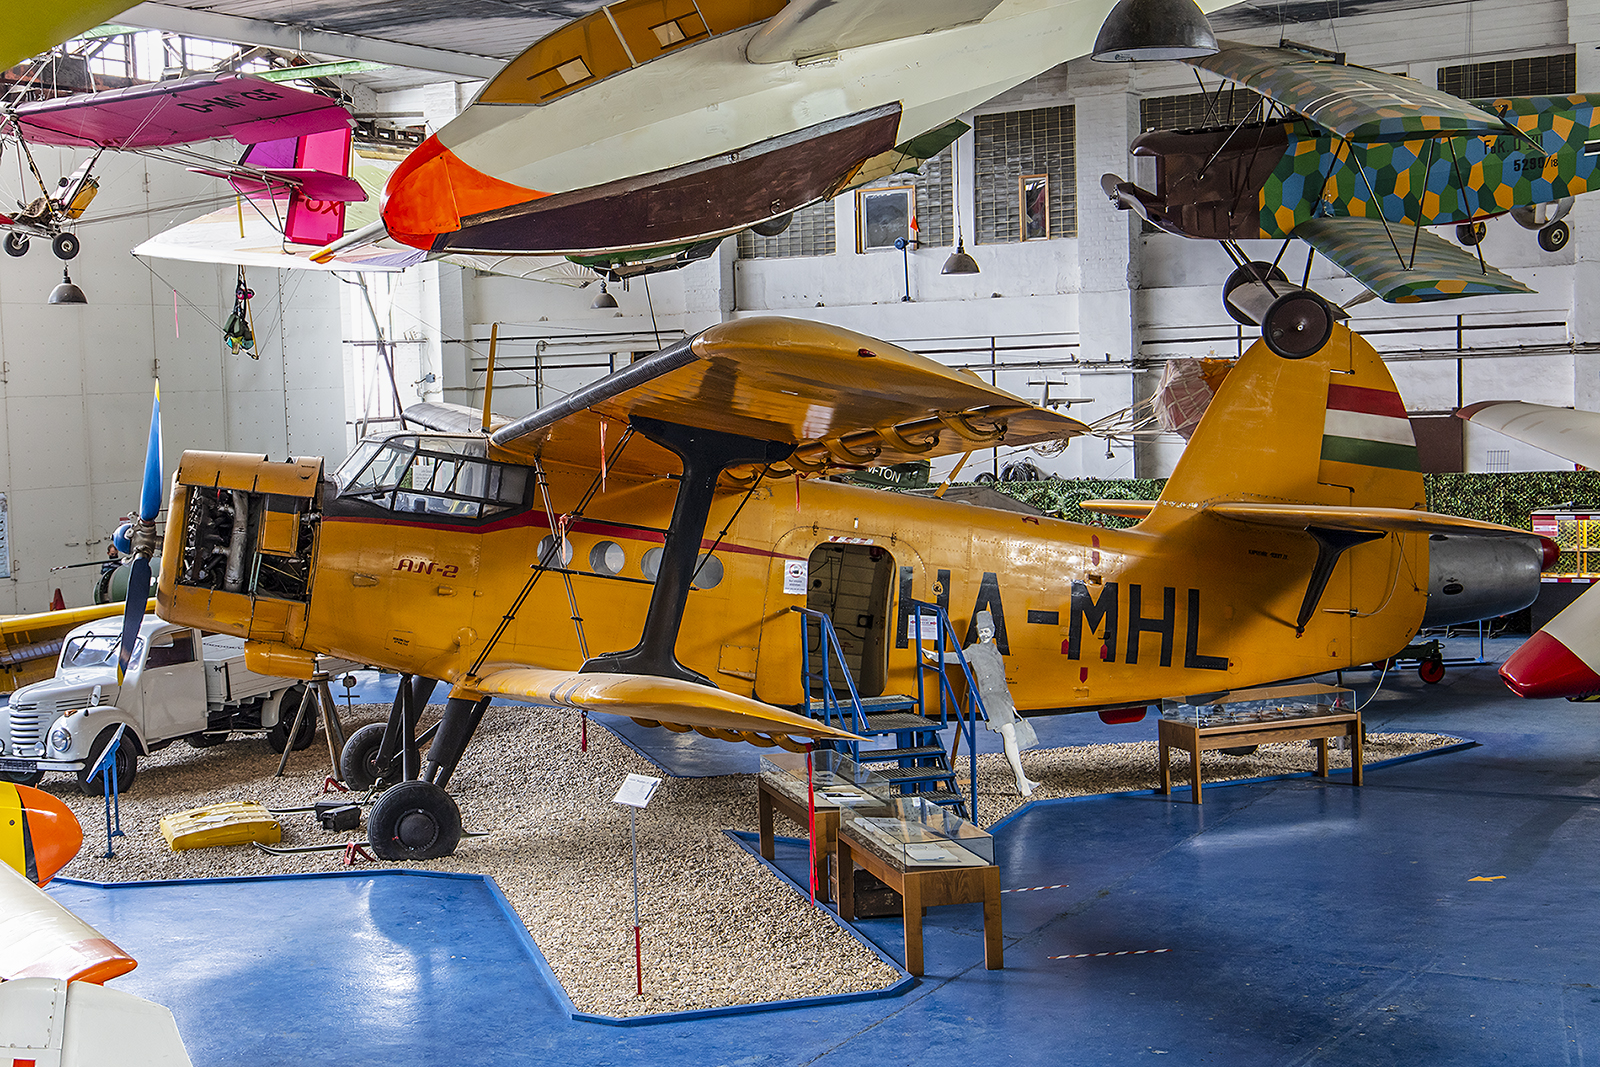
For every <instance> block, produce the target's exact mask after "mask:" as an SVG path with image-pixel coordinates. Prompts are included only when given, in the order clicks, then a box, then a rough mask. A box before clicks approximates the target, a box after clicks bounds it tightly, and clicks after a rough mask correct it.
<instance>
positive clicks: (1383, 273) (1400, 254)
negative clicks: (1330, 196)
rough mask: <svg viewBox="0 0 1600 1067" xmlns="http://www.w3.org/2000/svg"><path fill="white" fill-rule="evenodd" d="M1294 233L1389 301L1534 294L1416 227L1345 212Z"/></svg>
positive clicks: (1304, 225) (1312, 222) (1313, 221)
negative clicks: (1343, 214)
mask: <svg viewBox="0 0 1600 1067" xmlns="http://www.w3.org/2000/svg"><path fill="white" fill-rule="evenodd" d="M1293 235H1294V236H1295V237H1298V238H1300V239H1302V240H1303V241H1305V242H1306V243H1307V244H1309V245H1311V247H1313V248H1315V249H1316V250H1317V251H1318V252H1321V253H1322V254H1323V255H1324V256H1326V257H1328V259H1329V260H1331V261H1333V262H1334V263H1335V264H1337V265H1338V266H1339V268H1340V269H1341V270H1343V271H1345V273H1347V274H1349V275H1350V276H1351V277H1352V278H1354V279H1356V281H1358V282H1360V283H1361V284H1362V285H1364V286H1366V287H1367V288H1368V289H1370V290H1372V292H1373V293H1374V294H1376V295H1377V297H1378V298H1379V299H1380V300H1385V301H1388V302H1390V303H1395V304H1415V303H1420V302H1422V301H1428V300H1450V299H1453V298H1455V297H1458V296H1482V295H1487V294H1494V293H1531V292H1533V290H1532V289H1530V288H1528V287H1527V286H1526V285H1523V284H1522V283H1521V282H1519V281H1517V280H1516V279H1515V278H1513V277H1512V276H1511V275H1509V274H1507V273H1505V272H1504V271H1502V270H1498V269H1496V268H1494V267H1491V266H1488V265H1487V264H1485V263H1482V262H1481V261H1479V259H1478V257H1477V256H1475V255H1472V254H1471V253H1469V252H1467V251H1466V250H1465V249H1463V248H1458V247H1457V246H1455V245H1453V244H1451V243H1450V242H1449V241H1446V240H1445V239H1444V238H1442V237H1440V236H1439V235H1438V234H1435V233H1431V232H1429V231H1427V230H1420V231H1419V230H1418V229H1417V228H1416V227H1415V226H1407V225H1404V224H1400V223H1393V222H1390V223H1387V224H1386V223H1385V222H1384V220H1382V219H1363V218H1354V217H1351V216H1348V215H1346V216H1340V217H1337V218H1314V219H1307V220H1306V221H1305V222H1302V223H1301V224H1300V225H1298V226H1296V227H1295V228H1294V231H1293ZM1408 264H1409V265H1408Z"/></svg>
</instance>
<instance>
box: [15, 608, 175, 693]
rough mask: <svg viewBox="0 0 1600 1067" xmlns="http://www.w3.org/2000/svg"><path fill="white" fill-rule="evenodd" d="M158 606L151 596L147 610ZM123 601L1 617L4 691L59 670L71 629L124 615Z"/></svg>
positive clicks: (149, 610) (152, 609)
mask: <svg viewBox="0 0 1600 1067" xmlns="http://www.w3.org/2000/svg"><path fill="white" fill-rule="evenodd" d="M155 610H156V602H155V598H154V597H152V598H150V600H149V602H148V603H147V604H146V605H145V611H147V612H151V611H155ZM122 612H123V605H122V604H121V603H115V604H96V605H94V606H93V607H88V608H68V609H67V610H65V611H41V612H39V613H38V614H37V615H11V616H8V617H5V618H0V692H6V693H9V692H10V691H11V690H13V689H17V688H20V687H21V686H24V685H27V684H29V683H30V682H37V681H39V680H40V679H43V678H48V677H50V676H51V675H53V674H54V673H55V670H56V657H57V656H58V655H59V654H60V652H61V641H62V639H63V638H65V637H66V636H67V634H68V633H69V632H71V631H72V630H74V629H76V628H77V627H79V626H82V625H83V624H84V623H86V622H93V621H94V620H95V619H106V618H110V617H111V616H113V615H121V614H122Z"/></svg>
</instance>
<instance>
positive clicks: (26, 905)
mask: <svg viewBox="0 0 1600 1067" xmlns="http://www.w3.org/2000/svg"><path fill="white" fill-rule="evenodd" d="M135 966H137V964H136V963H135V962H134V959H133V957H132V956H129V955H128V954H127V953H126V952H124V951H122V949H120V948H118V947H117V946H116V945H114V944H112V943H111V942H110V941H108V940H106V939H105V938H104V937H102V936H101V935H100V932H99V931H98V930H96V929H95V928H94V927H92V926H90V925H89V924H88V923H86V922H84V921H83V920H82V919H80V918H78V917H77V916H76V915H74V914H72V912H70V911H68V910H67V909H66V908H64V907H62V906H61V905H60V904H57V903H56V902H55V901H54V900H53V899H51V898H50V897H49V896H48V895H47V894H45V893H42V892H40V890H39V887H38V886H36V885H34V884H33V883H32V882H30V881H28V880H27V879H26V878H24V877H23V876H22V875H21V874H20V873H18V872H17V871H15V870H13V869H12V868H11V867H9V866H8V865H6V864H4V863H0V981H5V982H10V981H13V980H15V979H18V978H57V979H61V980H63V981H73V982H95V983H99V982H104V981H106V980H107V979H110V978H115V977H116V976H117V975H119V974H127V973H128V972H129V971H131V970H133V969H134V967H135Z"/></svg>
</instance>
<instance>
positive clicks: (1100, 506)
mask: <svg viewBox="0 0 1600 1067" xmlns="http://www.w3.org/2000/svg"><path fill="white" fill-rule="evenodd" d="M1078 506H1079V507H1080V508H1082V509H1083V510H1084V511H1098V512H1099V513H1100V514H1102V515H1121V516H1122V517H1123V518H1125V519H1142V518H1144V517H1145V516H1147V515H1149V514H1150V510H1151V509H1152V508H1154V507H1155V506H1156V502H1155V501H1154V500H1080V501H1078Z"/></svg>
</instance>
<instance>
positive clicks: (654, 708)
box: [457, 667, 861, 749]
mask: <svg viewBox="0 0 1600 1067" xmlns="http://www.w3.org/2000/svg"><path fill="white" fill-rule="evenodd" d="M457 689H458V690H463V691H475V692H477V693H479V694H480V695H482V696H508V697H517V698H520V699H522V700H531V701H533V702H534V703H537V704H547V705H551V706H553V707H558V708H570V709H572V710H574V711H594V712H604V713H606V714H608V715H627V716H629V717H630V718H632V719H633V720H635V721H636V722H638V723H640V724H641V725H644V726H665V727H667V728H668V729H676V730H678V731H680V732H683V731H686V730H695V731H698V732H699V733H702V734H705V735H706V736H707V737H716V738H720V739H722V740H724V741H749V742H750V743H751V744H754V745H758V746H761V747H771V746H773V745H778V746H781V747H783V748H789V749H798V748H800V747H801V745H802V744H803V741H799V740H796V739H805V740H822V739H829V740H839V741H859V740H861V738H859V737H856V735H854V734H852V733H850V732H849V731H848V730H841V729H839V728H837V727H834V726H829V725H828V724H827V723H824V722H821V721H819V720H817V719H812V718H808V717H806V716H804V715H797V714H795V713H794V712H792V711H786V710H784V709H783V708H779V707H774V706H773V705H771V704H763V703H762V702H761V701H759V700H753V699H751V698H750V697H745V696H739V695H738V694H736V693H728V692H724V691H722V690H720V689H712V688H710V687H708V686H704V685H697V684H695V683H693V682H685V681H680V680H678V679H675V678H661V677H657V676H655V675H648V674H580V673H578V672H577V671H560V670H548V669H545V668H542V667H504V668H501V669H499V670H496V671H492V672H490V673H488V674H486V675H484V676H483V677H482V678H479V679H477V680H475V681H474V682H472V683H471V684H470V685H468V684H458V685H457Z"/></svg>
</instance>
